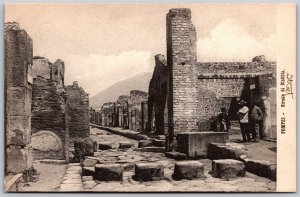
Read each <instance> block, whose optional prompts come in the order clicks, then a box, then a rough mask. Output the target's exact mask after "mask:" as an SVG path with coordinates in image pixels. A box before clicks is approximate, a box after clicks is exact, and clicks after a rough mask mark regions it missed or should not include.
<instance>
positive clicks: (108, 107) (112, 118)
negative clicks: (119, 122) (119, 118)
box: [101, 102, 116, 127]
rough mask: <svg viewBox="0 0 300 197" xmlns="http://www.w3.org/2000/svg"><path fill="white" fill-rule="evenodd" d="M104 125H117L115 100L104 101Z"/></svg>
mask: <svg viewBox="0 0 300 197" xmlns="http://www.w3.org/2000/svg"><path fill="white" fill-rule="evenodd" d="M101 111H102V124H103V126H110V127H112V126H115V123H116V113H115V112H116V104H115V103H114V102H108V103H104V104H103V106H102V109H101Z"/></svg>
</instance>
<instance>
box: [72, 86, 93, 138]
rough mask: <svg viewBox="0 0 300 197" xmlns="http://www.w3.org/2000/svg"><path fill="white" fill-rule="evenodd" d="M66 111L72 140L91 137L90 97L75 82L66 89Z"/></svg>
mask: <svg viewBox="0 0 300 197" xmlns="http://www.w3.org/2000/svg"><path fill="white" fill-rule="evenodd" d="M66 96H67V101H66V111H67V114H68V121H69V134H70V138H86V137H88V136H89V135H90V124H89V119H90V118H89V95H88V94H87V93H86V92H85V91H84V90H83V88H81V87H79V86H78V82H77V81H74V83H73V85H69V86H67V87H66Z"/></svg>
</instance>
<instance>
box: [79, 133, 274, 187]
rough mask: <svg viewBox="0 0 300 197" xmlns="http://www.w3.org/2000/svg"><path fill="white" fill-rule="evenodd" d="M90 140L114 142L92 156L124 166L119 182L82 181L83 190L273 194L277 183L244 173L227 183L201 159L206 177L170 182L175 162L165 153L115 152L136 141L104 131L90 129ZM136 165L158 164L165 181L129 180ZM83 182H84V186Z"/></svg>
mask: <svg viewBox="0 0 300 197" xmlns="http://www.w3.org/2000/svg"><path fill="white" fill-rule="evenodd" d="M91 138H92V139H93V140H96V141H97V142H103V141H105V142H113V149H111V150H105V151H98V152H96V153H95V157H96V158H97V160H98V162H101V163H121V164H123V167H124V175H123V181H122V182H116V181H113V182H100V181H91V180H90V179H87V181H85V178H84V179H83V187H84V191H106V192H112V191H153V192H155V191H214V192H218V191H225V192H226V191H236V192H238V191H268V192H269V191H275V187H276V182H274V181H271V180H269V179H266V178H263V177H259V176H256V175H254V174H252V173H249V172H247V173H246V176H245V177H242V178H236V179H234V180H229V181H226V180H224V179H219V178H214V177H212V176H211V174H210V171H211V168H212V167H211V160H209V159H201V160H200V161H201V162H202V163H203V164H204V166H205V167H204V173H205V176H206V178H203V179H198V180H180V181H175V180H173V179H172V174H173V170H174V165H175V163H176V161H175V160H173V159H170V158H167V157H165V155H164V153H156V152H141V151H135V150H134V148H132V149H126V150H124V151H123V150H117V147H118V144H119V143H120V142H123V141H131V142H133V143H134V145H135V147H137V141H135V140H132V139H128V138H125V137H123V136H119V135H115V134H112V133H109V132H107V131H104V130H100V129H97V128H91ZM138 162H158V163H161V164H163V166H164V174H165V179H164V180H160V181H150V182H137V181H134V180H133V179H132V176H133V175H134V164H135V163H138ZM85 182H86V183H85Z"/></svg>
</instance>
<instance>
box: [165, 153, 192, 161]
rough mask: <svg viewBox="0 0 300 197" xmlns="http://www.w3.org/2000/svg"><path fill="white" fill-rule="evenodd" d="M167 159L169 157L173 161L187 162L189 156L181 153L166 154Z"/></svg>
mask: <svg viewBox="0 0 300 197" xmlns="http://www.w3.org/2000/svg"><path fill="white" fill-rule="evenodd" d="M165 155H166V157H169V158H171V159H175V160H186V159H187V156H186V154H184V153H180V152H175V151H174V152H166V154H165Z"/></svg>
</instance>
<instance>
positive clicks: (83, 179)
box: [82, 176, 94, 182]
mask: <svg viewBox="0 0 300 197" xmlns="http://www.w3.org/2000/svg"><path fill="white" fill-rule="evenodd" d="M92 180H94V179H93V176H82V181H83V182H85V181H92Z"/></svg>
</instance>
